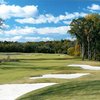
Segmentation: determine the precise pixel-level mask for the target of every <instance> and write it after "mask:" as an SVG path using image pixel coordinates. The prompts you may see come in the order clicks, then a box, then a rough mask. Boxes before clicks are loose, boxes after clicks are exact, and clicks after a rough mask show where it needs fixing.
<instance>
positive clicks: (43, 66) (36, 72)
mask: <svg viewBox="0 0 100 100" xmlns="http://www.w3.org/2000/svg"><path fill="white" fill-rule="evenodd" d="M9 55H10V59H17V61H16V62H2V63H0V84H7V83H42V82H47V83H48V82H55V83H59V84H57V85H55V86H50V87H47V88H44V89H40V90H37V91H33V92H31V93H28V94H25V95H24V96H22V98H20V99H19V100H99V98H100V96H99V94H100V85H99V84H100V71H91V70H84V69H81V68H79V67H68V66H67V65H69V64H88V65H94V66H100V62H95V61H87V60H86V61H81V59H79V58H74V57H71V56H68V55H63V54H32V53H30V54H27V53H9ZM7 56H8V53H1V54H0V59H6V58H7ZM81 72H82V73H83V72H84V73H90V75H87V76H83V77H80V78H77V79H68V80H67V79H36V80H30V79H29V77H31V76H40V75H43V74H51V73H58V74H69V73H81Z"/></svg>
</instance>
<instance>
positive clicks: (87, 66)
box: [68, 64, 100, 70]
mask: <svg viewBox="0 0 100 100" xmlns="http://www.w3.org/2000/svg"><path fill="white" fill-rule="evenodd" d="M68 66H73V67H81V68H83V69H88V70H100V66H90V65H80V64H71V65H68Z"/></svg>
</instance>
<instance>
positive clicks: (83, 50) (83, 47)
mask: <svg viewBox="0 0 100 100" xmlns="http://www.w3.org/2000/svg"><path fill="white" fill-rule="evenodd" d="M81 50H82V60H84V57H85V44H84V42H82V49H81Z"/></svg>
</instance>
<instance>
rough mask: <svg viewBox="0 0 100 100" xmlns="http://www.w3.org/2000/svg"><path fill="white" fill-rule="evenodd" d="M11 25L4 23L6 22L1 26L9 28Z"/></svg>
mask: <svg viewBox="0 0 100 100" xmlns="http://www.w3.org/2000/svg"><path fill="white" fill-rule="evenodd" d="M9 27H10V26H9V25H7V24H4V23H3V25H2V26H1V28H4V29H7V28H9Z"/></svg>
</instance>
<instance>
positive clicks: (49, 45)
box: [0, 40, 75, 54]
mask: <svg viewBox="0 0 100 100" xmlns="http://www.w3.org/2000/svg"><path fill="white" fill-rule="evenodd" d="M74 44H75V41H70V40H61V41H47V42H43V41H41V42H25V43H19V42H7V41H4V42H0V52H26V53H63V54H67V49H68V48H70V47H73V46H74Z"/></svg>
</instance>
